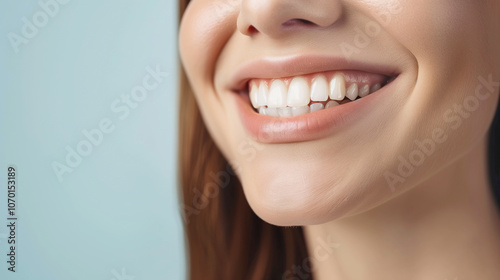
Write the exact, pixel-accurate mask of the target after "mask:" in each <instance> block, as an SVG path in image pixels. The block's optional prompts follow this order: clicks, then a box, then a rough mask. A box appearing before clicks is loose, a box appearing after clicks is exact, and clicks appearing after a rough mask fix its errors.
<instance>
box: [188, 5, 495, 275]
mask: <svg viewBox="0 0 500 280" xmlns="http://www.w3.org/2000/svg"><path fill="white" fill-rule="evenodd" d="M498 15H500V1H498V0H481V1H478V0H440V1H435V0H399V1H398V0H379V1H374V0H364V1H362V0H352V1H349V0H344V1H341V0H338V1H337V0H307V1H306V0H226V1H223V0H194V1H191V3H190V5H189V7H188V9H187V10H186V12H185V14H184V17H183V19H182V22H181V27H180V34H179V36H180V37H179V47H180V53H181V59H182V63H183V65H184V67H185V70H186V73H187V75H188V78H189V80H190V83H191V86H192V88H193V91H194V93H195V96H196V99H197V101H198V104H199V107H200V110H201V112H202V116H203V119H204V121H205V124H206V125H207V128H208V130H209V132H210V134H211V135H212V137H213V139H214V140H215V142H216V143H217V145H218V147H219V148H220V150H221V151H222V152H223V154H224V155H225V157H226V158H227V159H228V161H229V162H230V163H231V164H232V165H233V166H235V169H236V170H237V172H238V177H239V179H240V180H241V182H242V185H243V190H244V192H245V195H246V198H247V200H248V202H249V203H250V206H251V207H252V209H253V210H254V211H255V213H256V214H257V215H258V216H259V217H261V218H262V219H263V220H265V221H267V222H269V223H271V224H275V225H280V226H304V229H305V233H306V241H307V245H308V249H309V252H310V256H311V262H312V263H313V267H314V273H315V277H316V278H317V279H320V280H323V279H348V280H358V279H359V280H361V279H364V280H365V279H371V280H378V279H442V280H444V279H450V280H452V279H460V280H461V279H492V280H493V279H500V268H499V266H498V263H500V227H499V226H500V224H499V219H498V218H499V217H498V209H497V207H496V205H495V204H494V202H493V198H492V195H491V193H490V190H489V189H490V185H489V181H488V176H487V163H486V157H487V148H486V143H487V133H488V129H489V126H490V125H491V121H492V118H493V116H494V114H495V111H496V109H497V104H498V98H499V91H500V88H499V86H500V84H499V81H500V51H499V50H500V39H499V38H500V17H499V16H498ZM374 24H375V25H377V26H379V27H380V30H379V32H377V33H376V35H373V36H370V41H369V43H368V44H367V45H363V46H360V45H359V44H358V45H356V41H355V39H356V37H355V36H356V34H358V33H357V32H358V31H357V30H362V31H363V30H366V28H367V26H374ZM347 45H349V46H351V47H353V48H348V50H350V51H346V46H347ZM301 54H322V55H330V56H337V57H341V56H344V57H345V56H349V59H353V60H356V61H361V62H364V63H367V64H377V65H385V66H389V67H392V68H394V69H397V71H398V73H397V74H398V77H397V79H396V80H395V81H394V82H393V83H394V84H392V89H391V92H390V93H388V94H386V95H385V98H383V99H381V100H379V102H378V104H377V106H373V108H372V110H371V113H370V114H369V116H366V118H360V119H359V120H358V121H357V122H355V123H354V125H352V126H350V127H347V128H345V129H343V130H342V131H341V132H340V133H334V134H331V135H327V136H326V137H324V138H321V139H317V140H313V141H305V142H296V143H287V144H279V143H274V144H265V143H259V142H258V141H255V140H252V139H251V137H249V135H248V132H247V131H246V130H245V128H244V127H243V125H242V122H241V120H240V118H239V113H238V109H237V107H236V106H235V102H234V98H235V93H234V92H232V89H231V87H230V86H229V84H230V81H229V77H230V76H231V75H232V73H233V72H234V70H235V69H237V68H238V67H239V66H240V65H242V64H244V63H247V62H249V61H252V60H255V59H260V58H264V57H283V56H292V55H301ZM332 70H339V69H336V68H335V65H332ZM340 70H342V69H340ZM297 74H305V73H297ZM255 78H259V77H255ZM275 78H280V77H275ZM249 106H250V105H249ZM429 141H431V142H432V143H433V144H434V146H433V145H431V144H429V143H430V142H429ZM419 143H420V144H419ZM422 143H427V144H428V146H427V147H428V149H427V150H426V149H425V148H422V147H424V146H425V145H424V144H422ZM431 147H433V148H432V149H431ZM418 151H420V153H419V152H418ZM417 154H419V155H420V156H421V155H422V154H423V155H424V156H423V157H420V159H419V158H418V155H417ZM405 161H406V162H407V163H408V162H409V163H410V164H411V165H412V167H411V168H409V169H404V168H401V166H402V165H405V163H404V162H405ZM412 162H413V163H414V164H413V163H412ZM405 166H406V167H408V166H407V165H405ZM401 170H403V171H405V170H406V171H407V172H401ZM408 170H411V171H408ZM325 243H326V244H330V245H331V246H330V247H329V248H333V249H331V250H326V249H321V248H324V244H325ZM318 248H319V249H318ZM297 265H298V266H299V267H298V268H294V269H292V268H290V273H289V274H288V275H289V278H288V279H302V278H303V277H305V276H304V275H305V274H304V273H305V272H304V271H306V270H307V269H306V268H305V267H301V264H297ZM294 277H296V278H294ZM301 277H302V278H301Z"/></svg>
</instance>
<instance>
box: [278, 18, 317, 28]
mask: <svg viewBox="0 0 500 280" xmlns="http://www.w3.org/2000/svg"><path fill="white" fill-rule="evenodd" d="M293 25H314V23H313V22H311V21H308V20H305V19H300V18H296V19H291V20H288V21H286V22H284V23H283V26H284V27H289V26H293Z"/></svg>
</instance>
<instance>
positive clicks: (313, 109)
mask: <svg viewBox="0 0 500 280" xmlns="http://www.w3.org/2000/svg"><path fill="white" fill-rule="evenodd" d="M310 107H311V108H310V111H311V113H313V112H316V111H319V110H323V109H324V108H325V107H324V106H323V104H321V103H313V104H311V106H310Z"/></svg>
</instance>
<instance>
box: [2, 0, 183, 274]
mask: <svg viewBox="0 0 500 280" xmlns="http://www.w3.org/2000/svg"><path fill="white" fill-rule="evenodd" d="M47 1H49V0H42V2H47ZM176 5H177V3H176V1H172V0H149V1H123V0H120V1H118V0H114V1H98V0H85V1H84V0H71V1H69V3H67V4H65V5H62V4H61V5H59V8H60V10H59V11H58V13H57V14H56V15H55V16H54V17H53V18H49V20H48V23H47V24H46V25H45V26H44V27H42V28H39V30H38V32H37V33H36V36H34V37H33V38H31V39H28V43H27V44H22V45H20V46H19V52H18V53H15V52H14V49H13V47H12V45H11V43H10V42H9V38H8V34H9V33H10V32H14V33H16V34H18V35H21V29H22V27H23V24H24V23H23V21H22V18H23V17H26V18H28V19H30V20H31V21H32V17H33V15H34V14H35V13H36V12H38V11H42V9H41V7H40V6H39V4H38V1H32V0H30V1H5V0H4V1H2V2H1V4H0V21H1V23H0V36H1V37H2V40H0V135H1V137H0V279H2V280H10V279H23V280H24V279H29V280H45V279H47V280H49V279H50V280H59V279H61V280H63V279H64V280H70V279H85V280H89V279H90V280H95V279H103V280H110V279H111V280H122V279H123V280H131V279H132V277H130V276H133V279H134V280H154V279H184V278H185V254H184V241H183V239H182V238H183V235H182V227H181V219H180V217H179V214H178V213H179V206H178V204H177V193H176V162H175V160H176V152H177V149H176V129H177V124H176V121H177V117H176V116H177V107H176V106H177V73H176V72H177V69H178V61H177V48H176V46H177V44H176V33H177V7H176ZM157 65H159V67H160V69H162V71H165V72H168V73H169V76H168V77H167V78H166V79H165V80H164V81H163V82H162V83H161V84H160V86H159V87H158V88H157V89H156V90H154V91H152V92H150V93H149V94H148V95H147V98H146V99H145V100H144V101H143V102H141V103H140V104H139V105H138V107H137V108H135V109H133V110H131V112H130V115H129V116H128V117H127V118H125V119H123V120H121V119H119V118H118V116H119V114H116V113H114V112H113V111H112V110H111V109H110V105H111V103H112V102H113V101H114V100H115V99H117V98H120V96H121V95H122V94H130V92H131V89H132V88H133V87H135V86H138V85H141V83H142V79H143V77H144V76H145V75H146V74H147V72H146V70H145V69H146V67H147V66H150V67H152V68H155V67H156V66H157ZM103 118H109V119H111V120H112V121H113V123H114V125H115V130H114V131H113V132H112V133H110V134H106V135H104V138H103V140H102V143H101V144H100V145H99V146H97V147H94V148H93V150H92V152H91V153H90V154H89V155H88V156H86V157H84V158H83V160H82V162H81V164H80V165H78V166H77V167H76V168H74V171H73V172H72V173H66V174H64V175H63V181H62V182H59V181H58V179H57V176H56V175H55V173H54V171H53V168H52V166H51V164H52V162H54V161H58V162H60V163H62V164H64V163H65V156H66V153H67V151H66V150H65V148H66V146H70V147H72V148H73V149H75V148H76V146H77V144H78V143H79V142H80V141H82V140H85V137H84V136H83V134H82V130H83V129H87V130H90V129H93V128H97V127H98V123H99V121H101V120H102V119H103ZM9 164H14V165H16V166H17V168H18V188H17V199H16V200H17V217H18V219H19V220H18V222H17V223H18V225H17V226H18V228H17V263H16V269H17V272H16V273H11V272H9V271H7V263H6V259H7V256H6V254H7V251H6V250H7V243H6V239H5V237H6V234H7V227H6V224H7V220H6V218H7V205H6V202H7V201H6V196H7V186H6V172H7V171H6V169H7V166H8V165H9ZM122 273H124V274H122ZM124 276H128V277H124Z"/></svg>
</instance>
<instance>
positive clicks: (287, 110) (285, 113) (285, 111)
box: [278, 107, 293, 117]
mask: <svg viewBox="0 0 500 280" xmlns="http://www.w3.org/2000/svg"><path fill="white" fill-rule="evenodd" d="M278 115H279V116H280V117H291V116H293V115H292V108H291V107H284V108H278Z"/></svg>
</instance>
